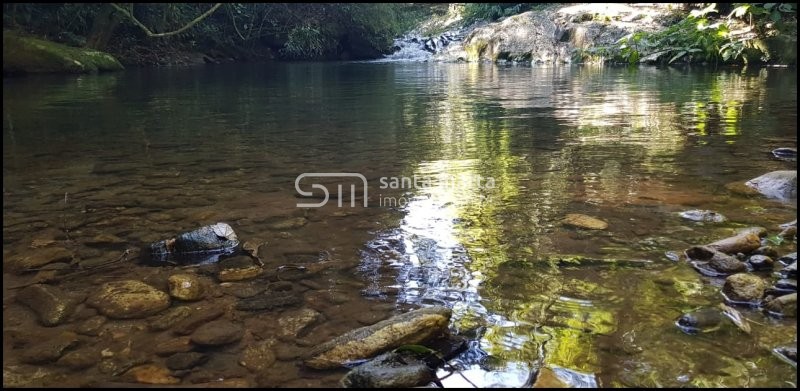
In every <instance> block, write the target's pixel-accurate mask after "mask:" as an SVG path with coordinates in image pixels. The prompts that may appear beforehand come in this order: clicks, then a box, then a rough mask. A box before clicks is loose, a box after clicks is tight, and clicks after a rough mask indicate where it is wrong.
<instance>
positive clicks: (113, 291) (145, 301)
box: [86, 280, 170, 319]
mask: <svg viewBox="0 0 800 391" xmlns="http://www.w3.org/2000/svg"><path fill="white" fill-rule="evenodd" d="M86 303H87V304H89V305H90V306H92V307H94V308H97V310H98V311H100V313H101V314H103V315H105V316H108V317H109V318H114V319H136V318H144V317H147V316H150V315H154V314H157V313H159V312H161V311H163V310H165V309H166V308H167V307H169V305H170V300H169V295H167V294H166V293H164V292H162V291H160V290H158V289H156V288H154V287H152V286H150V285H147V284H145V283H143V282H141V281H135V280H125V281H114V282H107V283H105V284H103V285H102V286H101V287H100V289H98V290H97V291H96V292H95V293H94V294H92V295H91V296H89V298H88V299H87V301H86Z"/></svg>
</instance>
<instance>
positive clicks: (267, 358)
mask: <svg viewBox="0 0 800 391" xmlns="http://www.w3.org/2000/svg"><path fill="white" fill-rule="evenodd" d="M274 342H275V341H274V340H266V341H261V342H258V343H256V344H254V345H251V346H248V347H247V348H246V349H245V350H244V351H243V352H242V356H241V359H240V360H239V365H241V366H243V367H245V368H247V369H249V370H251V371H253V372H259V371H263V370H264V369H266V368H269V367H271V366H272V364H275V353H274V352H273V351H272V345H273V344H274Z"/></svg>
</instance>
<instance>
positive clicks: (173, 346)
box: [154, 337, 194, 356]
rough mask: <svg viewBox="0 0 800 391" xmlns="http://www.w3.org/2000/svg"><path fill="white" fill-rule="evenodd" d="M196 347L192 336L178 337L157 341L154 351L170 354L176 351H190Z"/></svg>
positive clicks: (161, 354)
mask: <svg viewBox="0 0 800 391" xmlns="http://www.w3.org/2000/svg"><path fill="white" fill-rule="evenodd" d="M192 349H194V345H193V344H192V339H191V337H177V338H172V339H169V340H166V341H160V342H158V343H156V347H155V350H154V353H155V354H157V355H159V356H169V355H172V354H175V353H183V352H188V351H191V350H192Z"/></svg>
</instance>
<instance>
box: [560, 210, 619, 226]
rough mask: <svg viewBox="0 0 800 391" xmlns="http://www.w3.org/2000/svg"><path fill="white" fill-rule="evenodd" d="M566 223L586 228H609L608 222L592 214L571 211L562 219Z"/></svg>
mask: <svg viewBox="0 0 800 391" xmlns="http://www.w3.org/2000/svg"><path fill="white" fill-rule="evenodd" d="M562 223H563V224H564V225H569V226H573V227H578V228H584V229H597V230H602V229H606V228H608V223H606V222H605V221H603V220H600V219H597V218H594V217H592V216H587V215H582V214H577V213H570V214H568V215H567V216H566V217H564V220H563V221H562Z"/></svg>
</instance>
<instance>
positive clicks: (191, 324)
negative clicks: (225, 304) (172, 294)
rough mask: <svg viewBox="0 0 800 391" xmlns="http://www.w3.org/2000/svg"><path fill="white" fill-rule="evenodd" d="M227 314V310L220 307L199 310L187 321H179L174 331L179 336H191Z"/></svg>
mask: <svg viewBox="0 0 800 391" xmlns="http://www.w3.org/2000/svg"><path fill="white" fill-rule="evenodd" d="M223 314H225V309H224V308H220V307H206V308H198V309H195V311H194V312H193V313H192V314H191V315H190V316H189V317H188V318H186V319H184V320H181V321H179V322H178V323H177V324H175V327H173V328H172V331H173V332H175V333H176V334H179V335H187V334H191V333H192V332H193V331H194V330H196V329H197V328H198V327H200V326H202V325H204V324H206V323H208V322H210V321H212V320H214V319H217V318H219V317H220V316H222V315H223Z"/></svg>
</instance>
